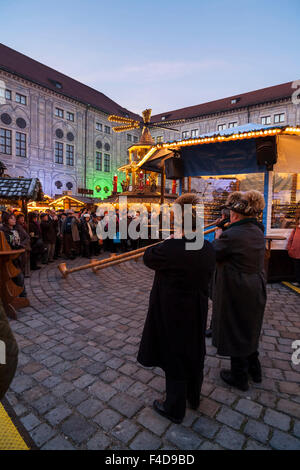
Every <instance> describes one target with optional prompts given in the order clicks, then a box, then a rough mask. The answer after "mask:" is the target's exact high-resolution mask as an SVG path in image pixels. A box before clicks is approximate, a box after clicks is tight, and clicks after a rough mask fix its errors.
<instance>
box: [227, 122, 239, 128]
mask: <svg viewBox="0 0 300 470" xmlns="http://www.w3.org/2000/svg"><path fill="white" fill-rule="evenodd" d="M237 125H238V123H237V122H230V123H229V124H228V128H229V129H231V128H232V127H237Z"/></svg>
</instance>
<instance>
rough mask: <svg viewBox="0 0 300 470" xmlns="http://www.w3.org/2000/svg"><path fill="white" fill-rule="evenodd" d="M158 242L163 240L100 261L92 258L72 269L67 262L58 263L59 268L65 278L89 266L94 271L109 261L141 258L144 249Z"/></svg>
mask: <svg viewBox="0 0 300 470" xmlns="http://www.w3.org/2000/svg"><path fill="white" fill-rule="evenodd" d="M158 243H161V242H157V243H153V244H152V245H148V246H145V247H143V248H138V249H137V250H133V251H131V252H129V253H123V254H122V255H112V256H110V257H109V258H105V259H101V260H99V261H97V260H91V262H90V264H84V265H82V266H76V267H75V268H71V269H67V266H66V263H60V264H59V265H58V269H59V270H60V272H61V274H62V276H63V277H64V278H66V277H67V275H68V274H71V273H76V272H78V271H82V270H84V269H89V268H92V269H93V271H94V272H95V270H96V268H98V269H101V268H100V267H101V266H104V265H105V267H106V264H108V263H114V264H117V263H116V261H120V262H123V260H124V259H125V261H128V259H127V258H130V259H137V258H139V257H140V256H142V255H143V254H144V251H145V250H146V249H147V248H148V247H149V246H154V245H157V244H158Z"/></svg>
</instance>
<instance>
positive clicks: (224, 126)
mask: <svg viewBox="0 0 300 470" xmlns="http://www.w3.org/2000/svg"><path fill="white" fill-rule="evenodd" d="M224 129H226V124H219V125H218V131H223V130H224Z"/></svg>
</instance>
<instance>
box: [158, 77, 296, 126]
mask: <svg viewBox="0 0 300 470" xmlns="http://www.w3.org/2000/svg"><path fill="white" fill-rule="evenodd" d="M292 83H293V82H286V83H280V84H278V85H273V86H270V87H265V88H260V89H258V90H253V91H248V92H245V93H240V94H238V95H234V96H228V97H225V98H219V99H217V100H212V101H205V102H203V103H199V104H197V105H191V106H186V107H184V108H179V109H173V110H170V111H166V112H162V113H158V114H155V115H153V116H152V120H153V124H157V123H160V122H162V121H161V117H163V116H166V115H168V114H172V113H175V112H180V111H183V110H186V109H189V108H195V107H199V106H203V105H207V104H209V103H215V102H218V101H224V100H230V99H236V98H241V97H242V96H243V95H249V94H250V93H256V92H258V91H262V90H267V89H270V88H275V87H278V86H281V85H289V84H292ZM286 99H291V95H287V96H281V97H279V98H274V99H261V100H258V101H256V102H254V103H252V104H248V105H247V104H245V105H241V106H238V107H236V108H225V109H223V110H221V111H218V110H216V111H212V112H205V113H203V114H195V115H193V116H190V117H182V118H180V117H178V119H167V118H166V119H164V120H163V123H166V122H167V123H169V124H170V123H178V121H182V122H187V121H189V120H193V119H199V118H200V117H205V116H212V115H214V114H222V113H227V112H229V111H232V112H233V113H234V112H237V111H240V110H242V109H248V108H250V107H252V106H257V105H261V104H266V103H273V102H276V101H281V100H286ZM156 117H157V118H160V119H158V120H155V118H156Z"/></svg>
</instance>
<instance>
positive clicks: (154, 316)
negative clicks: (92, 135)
mask: <svg viewBox="0 0 300 470" xmlns="http://www.w3.org/2000/svg"><path fill="white" fill-rule="evenodd" d="M181 198H183V196H182V197H181ZM181 198H178V199H177V201H176V202H177V203H178V204H181V202H182V201H184V202H185V203H187V204H193V203H194V201H195V200H196V196H195V194H189V195H184V199H181ZM186 242H187V240H186V239H185V238H184V237H183V238H181V239H177V238H170V239H167V240H165V241H164V242H162V243H159V244H158V245H156V246H153V247H149V248H147V250H146V251H145V254H144V263H145V265H146V266H147V267H148V268H150V269H154V270H155V277H154V282H153V287H152V290H151V294H150V302H149V310H148V315H147V319H146V322H145V326H144V331H143V335H142V340H141V344H140V349H139V353H138V361H139V362H140V363H141V364H142V365H143V366H145V367H160V368H161V369H163V370H164V372H165V374H166V400H165V401H164V402H160V401H158V400H155V401H154V403H153V406H154V409H155V411H157V412H158V413H160V414H161V415H163V416H165V417H167V418H168V419H170V420H171V421H173V422H175V423H180V422H181V421H182V420H183V418H184V415H185V409H186V400H188V401H189V403H190V405H191V407H193V408H194V409H196V408H198V406H199V401H200V391H201V385H202V381H203V366H204V357H205V352H206V350H205V326H206V320H207V311H208V285H209V282H210V279H211V276H212V273H213V271H214V267H215V253H214V250H213V248H212V246H211V244H210V243H209V242H207V241H205V242H204V245H203V247H202V248H201V249H199V250H187V249H186Z"/></svg>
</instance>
